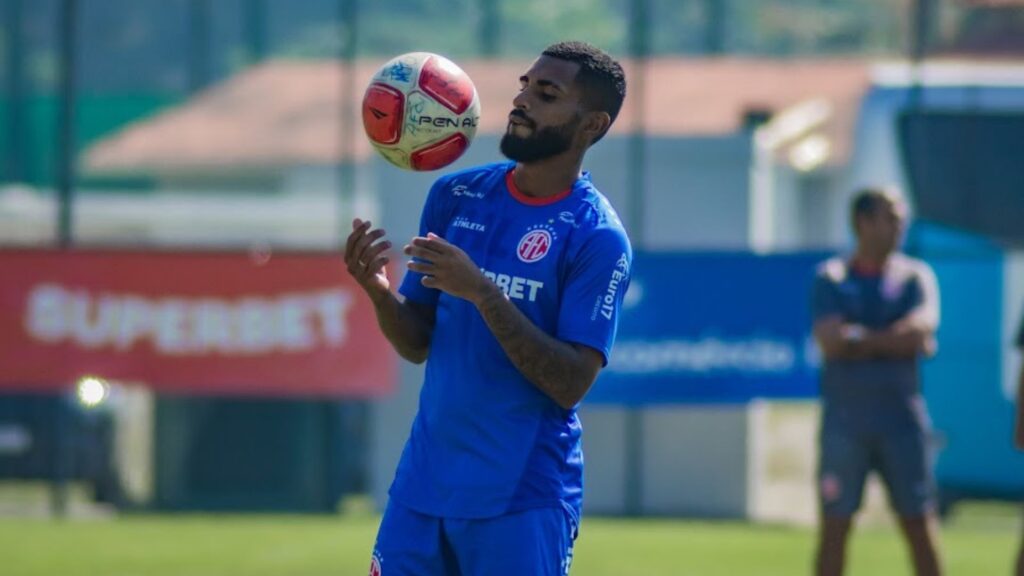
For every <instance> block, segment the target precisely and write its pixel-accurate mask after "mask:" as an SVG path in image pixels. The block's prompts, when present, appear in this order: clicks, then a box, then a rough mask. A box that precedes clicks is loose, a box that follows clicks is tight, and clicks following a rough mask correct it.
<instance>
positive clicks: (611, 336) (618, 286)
mask: <svg viewBox="0 0 1024 576" xmlns="http://www.w3.org/2000/svg"><path fill="white" fill-rule="evenodd" d="M632 264H633V252H632V249H631V248H630V245H629V239H628V238H627V237H626V233H625V232H624V231H623V230H621V229H618V228H599V229H597V230H595V231H594V233H593V235H592V236H591V237H590V238H589V239H588V240H587V241H586V242H585V243H584V245H583V246H582V247H581V249H580V250H579V252H577V253H576V255H575V257H574V259H573V261H572V262H571V264H570V265H569V267H568V274H567V278H566V281H565V284H564V288H563V290H562V296H561V308H560V309H559V312H558V331H557V334H556V336H557V337H558V339H560V340H564V341H567V342H575V343H577V344H583V345H585V346H589V347H590V348H593V349H594V350H597V351H598V352H600V353H601V355H602V356H604V364H605V365H607V364H608V357H609V355H610V354H611V349H612V344H613V343H614V342H615V333H616V331H617V330H618V325H619V312H620V310H621V309H622V299H623V297H624V296H625V294H626V290H628V289H629V279H630V270H631V268H632Z"/></svg>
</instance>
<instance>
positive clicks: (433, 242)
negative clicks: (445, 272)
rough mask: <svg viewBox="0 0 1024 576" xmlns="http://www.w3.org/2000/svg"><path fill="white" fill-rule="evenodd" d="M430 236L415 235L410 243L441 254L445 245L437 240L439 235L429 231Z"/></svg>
mask: <svg viewBox="0 0 1024 576" xmlns="http://www.w3.org/2000/svg"><path fill="white" fill-rule="evenodd" d="M430 236H432V238H431V237H427V238H424V237H422V236H417V237H415V238H413V239H412V245H413V246H417V247H419V248H423V249H424V250H430V251H431V252H436V253H438V254H441V253H442V252H443V251H444V246H445V245H444V244H442V243H441V242H438V240H439V239H440V237H439V236H437V235H435V234H433V233H431V234H430Z"/></svg>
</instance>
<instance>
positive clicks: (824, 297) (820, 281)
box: [811, 266, 842, 322]
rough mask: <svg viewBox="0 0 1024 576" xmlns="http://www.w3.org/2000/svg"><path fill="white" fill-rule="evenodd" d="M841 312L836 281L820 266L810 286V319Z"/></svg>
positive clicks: (817, 319) (819, 318)
mask: <svg viewBox="0 0 1024 576" xmlns="http://www.w3.org/2000/svg"><path fill="white" fill-rule="evenodd" d="M841 314H842V309H841V308H840V306H839V294H838V292H837V290H836V282H835V281H834V280H833V279H832V278H831V277H830V276H829V274H828V273H827V272H826V271H825V267H824V266H822V267H821V269H819V270H818V273H817V274H816V275H815V277H814V285H813V286H811V321H812V322H817V321H819V320H821V319H822V318H827V317H829V316H835V315H841Z"/></svg>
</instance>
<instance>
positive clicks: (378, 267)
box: [366, 256, 391, 276]
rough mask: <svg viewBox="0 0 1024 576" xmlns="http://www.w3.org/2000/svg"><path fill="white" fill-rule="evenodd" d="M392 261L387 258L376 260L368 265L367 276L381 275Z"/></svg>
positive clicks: (382, 257)
mask: <svg viewBox="0 0 1024 576" xmlns="http://www.w3.org/2000/svg"><path fill="white" fill-rule="evenodd" d="M390 261H391V260H390V259H389V258H388V257H387V256H381V257H380V258H374V259H373V261H372V262H370V263H369V264H367V265H366V273H367V275H370V276H372V275H376V274H380V273H381V271H382V270H384V267H385V266H387V265H388V262H390Z"/></svg>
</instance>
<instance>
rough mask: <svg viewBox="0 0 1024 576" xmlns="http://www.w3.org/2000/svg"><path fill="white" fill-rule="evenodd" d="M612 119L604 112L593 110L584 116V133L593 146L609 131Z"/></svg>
mask: <svg viewBox="0 0 1024 576" xmlns="http://www.w3.org/2000/svg"><path fill="white" fill-rule="evenodd" d="M611 124H612V117H611V116H610V115H609V114H608V113H607V112H605V111H604V110H593V111H590V112H587V113H586V114H585V115H584V116H583V133H584V134H585V135H586V136H587V141H588V142H590V143H591V144H593V143H594V141H595V140H597V139H598V138H600V137H601V136H603V135H604V133H605V132H607V131H608V127H609V126H611Z"/></svg>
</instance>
